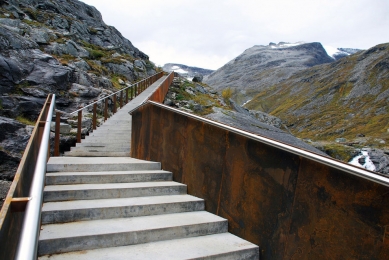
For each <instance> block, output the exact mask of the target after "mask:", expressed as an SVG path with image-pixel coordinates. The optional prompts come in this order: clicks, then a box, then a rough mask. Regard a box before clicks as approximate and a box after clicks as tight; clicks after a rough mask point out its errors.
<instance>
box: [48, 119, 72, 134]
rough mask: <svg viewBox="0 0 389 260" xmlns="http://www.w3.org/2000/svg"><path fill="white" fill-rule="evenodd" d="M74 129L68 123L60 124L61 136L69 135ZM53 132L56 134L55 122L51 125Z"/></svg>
mask: <svg viewBox="0 0 389 260" xmlns="http://www.w3.org/2000/svg"><path fill="white" fill-rule="evenodd" d="M71 129H72V127H71V126H70V125H69V124H66V123H62V122H61V123H60V126H59V133H60V134H69V133H70V130H71ZM50 130H51V132H55V122H52V123H51V125H50Z"/></svg>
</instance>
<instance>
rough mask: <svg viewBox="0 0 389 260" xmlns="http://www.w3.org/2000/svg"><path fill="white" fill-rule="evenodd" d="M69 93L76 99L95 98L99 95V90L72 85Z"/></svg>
mask: <svg viewBox="0 0 389 260" xmlns="http://www.w3.org/2000/svg"><path fill="white" fill-rule="evenodd" d="M69 93H70V94H71V95H73V96H76V97H85V98H95V97H97V96H99V95H100V93H101V89H98V88H94V87H87V86H83V85H80V84H77V83H73V84H72V86H71V88H70V89H69Z"/></svg>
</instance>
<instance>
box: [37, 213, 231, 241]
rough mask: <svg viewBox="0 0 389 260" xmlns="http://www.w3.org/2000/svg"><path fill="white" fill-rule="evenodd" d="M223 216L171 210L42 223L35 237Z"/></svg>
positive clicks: (78, 234) (195, 221) (185, 222)
mask: <svg viewBox="0 0 389 260" xmlns="http://www.w3.org/2000/svg"><path fill="white" fill-rule="evenodd" d="M226 221H227V220H226V219H224V218H221V217H219V216H216V215H214V214H211V213H208V212H206V211H196V212H185V213H174V214H166V215H155V216H143V217H134V218H116V219H103V220H92V221H78V222H71V223H61V224H49V225H42V227H41V231H40V236H39V241H43V240H52V239H61V238H71V237H85V236H96V235H105V234H114V233H124V232H137V231H143V230H154V229H158V230H159V229H164V228H172V227H177V226H181V227H182V226H189V225H196V224H204V223H217V222H219V223H220V222H226Z"/></svg>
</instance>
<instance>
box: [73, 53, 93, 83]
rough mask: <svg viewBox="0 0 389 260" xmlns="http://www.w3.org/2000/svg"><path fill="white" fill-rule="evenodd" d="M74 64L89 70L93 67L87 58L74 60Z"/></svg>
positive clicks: (81, 68)
mask: <svg viewBox="0 0 389 260" xmlns="http://www.w3.org/2000/svg"><path fill="white" fill-rule="evenodd" d="M73 64H74V66H76V67H77V68H78V69H80V70H84V71H87V70H90V69H91V67H90V66H89V64H88V63H87V62H86V61H85V60H83V59H80V60H78V61H76V62H74V63H73ZM80 84H82V83H80Z"/></svg>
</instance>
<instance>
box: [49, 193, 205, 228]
mask: <svg viewBox="0 0 389 260" xmlns="http://www.w3.org/2000/svg"><path fill="white" fill-rule="evenodd" d="M200 210H204V200H202V199H199V198H196V197H193V196H190V195H169V196H151V197H137V198H122V199H100V200H75V201H62V202H47V203H44V204H43V208H42V224H54V223H67V222H72V221H86V220H97V219H112V218H127V217H139V216H151V215H160V214H172V213H180V212H192V211H200Z"/></svg>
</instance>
